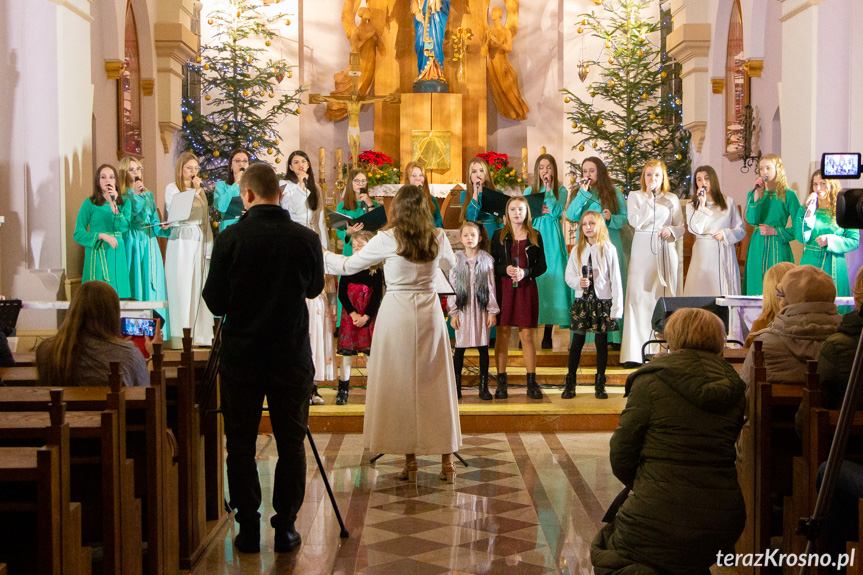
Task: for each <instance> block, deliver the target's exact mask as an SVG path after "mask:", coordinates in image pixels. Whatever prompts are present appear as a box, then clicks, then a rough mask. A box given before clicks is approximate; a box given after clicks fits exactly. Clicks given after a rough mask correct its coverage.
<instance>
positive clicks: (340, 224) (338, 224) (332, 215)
mask: <svg viewBox="0 0 863 575" xmlns="http://www.w3.org/2000/svg"><path fill="white" fill-rule="evenodd" d="M327 217H328V218H329V220H330V227H331V228H333V229H334V230H343V229H345V228H346V227H348V226H353V225H355V224H363V231H366V232H376V231H378V230H379V229H381V228H382V227H384V226H385V225H387V210H386V208H384V207H383V206H378V207H377V208H375V209H373V210H371V211H369V212H367V213H365V214H363V215H361V216H360V217H358V218H356V219H355V218H351V217H350V216H346V215H344V214H341V213H339V212H334V211H333V210H327Z"/></svg>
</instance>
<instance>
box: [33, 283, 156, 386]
mask: <svg viewBox="0 0 863 575" xmlns="http://www.w3.org/2000/svg"><path fill="white" fill-rule="evenodd" d="M111 362H118V363H119V364H120V369H121V371H122V374H123V385H125V386H129V387H132V386H147V385H150V374H149V372H148V371H147V362H146V361H145V360H144V356H143V355H141V352H140V351H138V348H137V347H135V344H133V343H132V342H130V341H123V339H122V338H121V337H120V299H119V298H118V297H117V292H116V291H114V288H113V287H111V285H110V284H107V283H105V282H101V281H89V282H86V283H83V284H81V287H79V288H78V291H77V292H76V293H75V296H74V297H73V298H72V303H71V304H70V305H69V311H68V313H67V314H66V320H65V321H64V322H63V325H61V326H60V329H59V330H57V335H55V336H54V337H52V338H49V339H47V340H45V341H44V342H42V344H41V345H40V346H39V348H38V349H37V350H36V367H37V368H38V370H39V384H40V385H48V386H106V385H108V376H109V375H110V373H111V365H110V364H111Z"/></svg>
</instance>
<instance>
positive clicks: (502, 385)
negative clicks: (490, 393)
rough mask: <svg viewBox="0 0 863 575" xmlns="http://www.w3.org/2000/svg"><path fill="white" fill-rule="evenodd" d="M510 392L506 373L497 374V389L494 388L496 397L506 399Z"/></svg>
mask: <svg viewBox="0 0 863 575" xmlns="http://www.w3.org/2000/svg"><path fill="white" fill-rule="evenodd" d="M507 397H509V394H508V393H507V392H506V374H505V373H499V374H497V389H495V390H494V398H495V399H506V398H507Z"/></svg>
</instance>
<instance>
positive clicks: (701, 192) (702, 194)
mask: <svg viewBox="0 0 863 575" xmlns="http://www.w3.org/2000/svg"><path fill="white" fill-rule="evenodd" d="M706 191H707V186H701V187H700V188H698V197H699V198H703V197H704V193H705V192H706Z"/></svg>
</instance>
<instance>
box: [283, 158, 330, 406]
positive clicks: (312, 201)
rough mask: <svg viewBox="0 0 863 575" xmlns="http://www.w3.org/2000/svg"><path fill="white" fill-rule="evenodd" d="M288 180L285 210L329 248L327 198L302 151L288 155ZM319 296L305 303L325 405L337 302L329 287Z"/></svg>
mask: <svg viewBox="0 0 863 575" xmlns="http://www.w3.org/2000/svg"><path fill="white" fill-rule="evenodd" d="M287 176H288V179H287V181H283V182H281V183H280V185H281V187H282V192H283V193H282V201H281V204H282V208H284V209H286V210H287V211H288V213H289V214H291V219H292V220H293V221H294V222H296V223H298V224H300V225H302V226H305V227H307V228H309V229H310V230H312V231H314V232H315V233H316V234H318V237H319V238H321V245H322V246H324V247H325V248H326V247H329V242H328V241H327V226H326V223H325V220H324V198H323V194H322V193H321V191H320V190H319V189H318V187H317V185H315V175H314V174H313V173H312V164H311V162H310V161H309V156H308V155H306V153H305V152H303V151H302V150H297V151H295V152H291V155H290V156H288V174H287ZM330 283H331V282H328V289H325V290H324V292H322V293H321V294H320V295H319V296H318V297H316V298H314V299H310V300H306V306H307V307H308V308H309V339H310V340H311V342H312V359H313V361H314V363H315V382H316V385H315V390H314V392H313V393H312V399H311V402H312V403H313V404H315V405H321V404H323V403H324V400H323V398H322V397H321V396H320V394H319V393H318V387H317V386H318V385H320V384H321V383H323V382H325V381H332V380H333V379H335V349H334V345H333V332H334V328H333V325H334V324H335V319H334V317H333V316H334V315H335V314H336V306H335V303H333V305H330V302H329V299H328V297H329V294H330V293H333V291H334V290H333V289H332V286H331V285H329V284H330Z"/></svg>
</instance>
